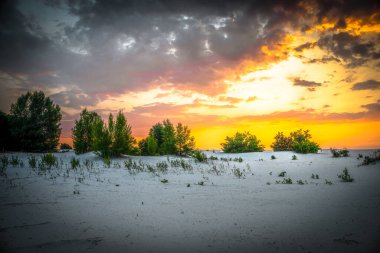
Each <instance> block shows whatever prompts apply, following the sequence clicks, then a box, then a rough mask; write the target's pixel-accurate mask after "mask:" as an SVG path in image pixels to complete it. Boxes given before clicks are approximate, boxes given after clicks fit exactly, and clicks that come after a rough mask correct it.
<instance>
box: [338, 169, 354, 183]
mask: <svg viewBox="0 0 380 253" xmlns="http://www.w3.org/2000/svg"><path fill="white" fill-rule="evenodd" d="M338 178H340V179H342V181H343V182H353V181H354V179H353V178H352V177H351V175H350V174H349V173H348V170H347V168H344V170H343V172H342V174H339V175H338Z"/></svg>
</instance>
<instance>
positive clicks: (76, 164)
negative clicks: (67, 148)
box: [70, 157, 80, 170]
mask: <svg viewBox="0 0 380 253" xmlns="http://www.w3.org/2000/svg"><path fill="white" fill-rule="evenodd" d="M70 163H71V168H72V169H73V170H75V169H76V168H78V167H79V166H80V161H79V159H76V158H75V157H73V158H71V161H70Z"/></svg>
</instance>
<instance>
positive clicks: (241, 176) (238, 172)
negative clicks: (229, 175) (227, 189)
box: [232, 168, 244, 178]
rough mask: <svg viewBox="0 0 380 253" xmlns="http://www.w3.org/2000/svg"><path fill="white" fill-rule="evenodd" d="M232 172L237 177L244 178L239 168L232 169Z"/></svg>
mask: <svg viewBox="0 0 380 253" xmlns="http://www.w3.org/2000/svg"><path fill="white" fill-rule="evenodd" d="M232 172H233V173H234V175H235V177H237V178H244V173H243V172H242V171H241V170H240V169H239V168H235V169H232Z"/></svg>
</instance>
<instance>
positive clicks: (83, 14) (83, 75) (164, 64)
mask: <svg viewBox="0 0 380 253" xmlns="http://www.w3.org/2000/svg"><path fill="white" fill-rule="evenodd" d="M36 2H38V1H36ZM26 3H28V1H27V2H26ZM39 3H40V4H41V1H39ZM23 4H24V5H25V1H2V2H1V8H0V14H1V15H0V48H1V49H0V73H3V74H4V73H6V74H8V75H10V76H11V77H12V78H14V79H20V77H21V81H20V82H19V85H18V86H17V87H15V88H14V89H12V90H8V91H7V93H8V95H7V96H4V95H3V96H2V99H5V100H9V99H10V98H13V97H14V96H16V95H18V94H19V93H20V92H22V91H24V90H30V89H37V88H38V89H43V90H54V88H59V87H65V89H64V90H63V91H54V92H53V91H52V93H55V96H54V98H55V99H56V101H58V102H60V103H61V102H64V105H65V106H68V107H73V108H78V107H79V106H80V105H91V104H94V103H96V102H97V98H96V95H101V94H105V93H107V94H112V93H113V94H119V93H120V92H125V91H133V90H143V89H147V88H149V87H151V86H153V85H155V83H156V82H157V81H162V80H164V81H167V82H168V83H169V85H174V86H175V87H176V88H178V89H183V90H196V91H198V92H203V93H206V94H218V93H222V92H223V90H224V88H225V87H224V84H223V83H221V82H220V73H217V72H216V71H215V69H217V68H231V67H234V66H236V64H237V63H238V62H239V61H241V60H242V59H259V58H260V57H261V50H260V47H261V46H262V45H269V46H270V45H274V44H276V43H277V42H278V41H280V40H281V39H282V38H283V36H284V35H285V34H286V32H285V29H286V28H289V27H292V28H295V29H306V27H308V26H309V27H310V26H313V25H314V24H315V22H317V23H318V22H321V21H322V19H323V18H324V17H333V18H334V19H336V20H337V27H342V26H344V25H345V24H344V18H345V17H348V16H353V17H368V16H369V15H370V14H372V13H374V12H376V11H377V10H378V9H379V4H378V3H377V1H360V2H358V1H174V0H172V1H75V0H70V1H59V0H57V1H44V2H42V4H44V5H43V6H45V7H44V8H46V10H45V11H46V12H48V14H50V16H54V14H55V12H57V13H58V11H60V12H66V13H67V15H66V16H64V17H65V18H61V19H60V20H50V21H49V20H48V21H46V20H45V21H44V22H42V21H41V20H44V19H38V18H36V17H35V16H33V13H31V12H28V9H27V8H26V9H25V8H21V7H20V6H22V5H23ZM28 4H29V5H30V4H33V2H30V1H29V3H28ZM310 17H315V18H316V19H315V20H316V21H311V19H310ZM73 20H75V22H73ZM313 22H314V23H313ZM46 27H53V29H47V28H46ZM332 36H333V37H332V40H331V39H325V38H321V40H320V41H319V42H318V46H320V47H324V48H328V49H329V50H331V51H332V52H333V53H334V55H335V56H336V57H338V58H341V59H343V60H346V59H348V58H349V57H351V55H354V57H355V58H356V60H355V62H354V63H353V64H360V63H362V62H363V61H365V60H368V59H369V58H371V59H372V58H376V57H378V52H376V50H375V47H374V45H373V43H370V42H366V43H364V42H361V41H360V38H356V37H352V36H351V37H350V35H347V34H343V33H342V34H336V35H332ZM331 43H332V44H331ZM310 46H312V45H305V47H310ZM342 48H343V49H342ZM299 50H302V48H299ZM1 85H2V87H1V88H2V90H3V87H5V85H4V84H1ZM58 90H59V89H58ZM78 92H79V93H81V92H82V93H85V94H86V95H88V97H87V99H80V98H81V97H80V96H78ZM2 93H4V91H2ZM12 94H13V96H12ZM5 104H6V103H5ZM4 106H5V105H4ZM1 109H3V110H7V108H1Z"/></svg>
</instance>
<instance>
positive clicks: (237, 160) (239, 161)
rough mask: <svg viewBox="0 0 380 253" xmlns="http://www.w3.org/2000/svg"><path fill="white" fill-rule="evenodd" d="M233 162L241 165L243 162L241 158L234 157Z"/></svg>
mask: <svg viewBox="0 0 380 253" xmlns="http://www.w3.org/2000/svg"><path fill="white" fill-rule="evenodd" d="M233 161H234V162H238V163H242V162H243V158H241V157H235V158H234V160H233Z"/></svg>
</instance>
